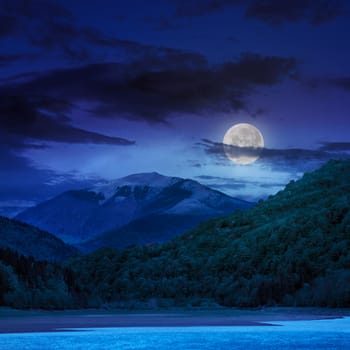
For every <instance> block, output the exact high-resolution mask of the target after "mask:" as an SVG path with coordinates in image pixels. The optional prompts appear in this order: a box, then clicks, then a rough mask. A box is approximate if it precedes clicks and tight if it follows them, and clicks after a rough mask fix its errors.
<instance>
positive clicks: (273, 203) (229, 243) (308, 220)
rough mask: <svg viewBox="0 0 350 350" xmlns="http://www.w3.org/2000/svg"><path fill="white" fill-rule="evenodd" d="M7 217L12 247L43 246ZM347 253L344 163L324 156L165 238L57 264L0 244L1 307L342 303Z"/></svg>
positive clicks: (348, 174) (349, 285)
mask: <svg viewBox="0 0 350 350" xmlns="http://www.w3.org/2000/svg"><path fill="white" fill-rule="evenodd" d="M6 220H8V219H6ZM6 220H5V221H0V227H3V228H4V233H2V236H1V237H0V238H1V242H2V241H3V240H5V241H6V239H12V238H11V237H10V238H8V237H7V236H13V228H14V229H16V230H18V231H17V233H15V235H16V236H18V237H20V238H19V239H18V241H14V242H12V243H11V244H12V246H11V248H12V249H18V248H20V249H22V250H23V249H27V247H25V243H26V242H28V243H30V244H31V245H32V246H33V247H34V248H33V249H34V250H39V249H41V248H39V247H40V246H41V245H42V242H43V239H42V237H41V236H42V233H40V234H39V235H36V234H35V233H33V232H32V231H31V230H32V229H33V228H32V227H30V226H28V225H25V224H21V223H18V222H14V221H13V220H8V221H6ZM13 224H14V225H15V226H13ZM154 224H155V225H156V222H155V223H154ZM21 230H22V231H23V230H26V231H27V233H28V234H25V233H23V235H22V231H21ZM36 230H37V229H36ZM47 235H48V234H47V233H45V234H44V236H43V237H44V238H45V237H49V238H50V239H52V236H47ZM55 240H57V238H55ZM58 242H61V241H58ZM59 244H62V242H61V243H59ZM35 247H36V248H35ZM60 249H61V248H60ZM63 249H64V248H63ZM349 252H350V161H330V162H329V163H327V164H326V165H324V166H323V167H322V168H320V169H318V170H317V171H314V172H312V173H306V174H304V176H303V177H302V178H301V179H300V180H298V181H291V182H290V183H289V184H288V185H287V186H286V187H285V189H284V190H282V191H280V192H278V193H276V194H275V195H273V196H270V197H269V198H268V199H267V200H266V201H263V200H261V201H259V202H258V203H257V204H256V205H255V206H254V207H252V208H251V209H249V210H246V211H235V212H234V213H231V214H228V215H225V216H221V217H218V218H214V219H211V220H209V221H207V222H204V223H201V224H200V225H198V226H197V227H196V228H194V229H192V230H188V231H187V232H185V233H183V234H182V235H178V236H177V237H175V238H173V239H171V240H169V241H167V242H165V243H161V244H152V245H133V246H129V247H127V248H126V249H122V250H120V249H113V248H101V249H98V250H96V251H94V252H93V253H90V254H85V255H83V254H80V255H77V256H76V257H73V258H71V259H69V260H68V261H65V262H64V263H63V264H61V265H58V264H51V263H41V262H40V263H37V262H35V261H33V259H31V258H23V257H22V256H18V254H17V253H11V252H10V251H9V250H3V249H1V248H0V278H1V283H0V305H7V306H13V307H17V308H33V307H36V308H55V309H57V308H85V307H94V308H96V307H101V306H103V307H112V308H113V307H124V308H125V307H133V308H135V307H136V308H137V307H143V308H144V307H157V306H159V307H172V306H186V307H187V306H196V307H197V306H203V307H207V306H215V307H216V306H218V305H223V306H230V307H232V306H240V307H242V306H243V307H257V306H263V305H284V306H323V307H324V306H328V307H349V306H350V253H349ZM47 254H54V253H52V251H51V252H50V251H49V250H48V252H47Z"/></svg>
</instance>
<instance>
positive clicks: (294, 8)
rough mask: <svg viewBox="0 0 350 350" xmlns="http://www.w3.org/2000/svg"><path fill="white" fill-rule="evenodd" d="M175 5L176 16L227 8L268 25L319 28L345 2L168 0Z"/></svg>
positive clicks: (343, 0) (330, 0) (316, 0)
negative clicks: (300, 24)
mask: <svg viewBox="0 0 350 350" xmlns="http://www.w3.org/2000/svg"><path fill="white" fill-rule="evenodd" d="M170 1H172V2H173V3H175V4H176V10H175V15H174V16H175V17H177V18H183V17H196V16H203V15H208V14H212V13H214V12H217V11H220V10H223V9H225V8H227V7H232V6H237V5H238V6H241V7H243V8H244V9H245V10H244V11H245V16H246V17H247V18H253V19H258V20H261V21H264V22H266V23H268V24H271V25H279V24H282V23H285V22H297V21H306V22H309V23H311V24H313V25H318V24H321V23H324V22H327V21H330V20H332V19H334V18H336V17H338V16H340V15H342V14H344V13H345V4H346V1H345V0H283V1H281V0H170Z"/></svg>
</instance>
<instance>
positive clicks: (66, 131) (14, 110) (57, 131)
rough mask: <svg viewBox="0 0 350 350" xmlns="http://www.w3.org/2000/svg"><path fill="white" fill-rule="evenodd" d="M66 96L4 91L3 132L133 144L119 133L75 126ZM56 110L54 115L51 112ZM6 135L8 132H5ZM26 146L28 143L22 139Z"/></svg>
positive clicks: (0, 109) (0, 108) (38, 137)
mask: <svg viewBox="0 0 350 350" xmlns="http://www.w3.org/2000/svg"><path fill="white" fill-rule="evenodd" d="M70 106H71V105H70V104H69V103H68V102H66V101H64V100H60V99H54V98H49V97H45V96H41V97H37V96H28V95H27V96H24V95H18V96H16V95H8V94H6V93H4V92H3V93H2V94H1V95H0V127H1V134H2V133H5V135H7V138H10V139H11V140H17V141H18V142H21V141H22V140H26V139H34V140H39V141H55V142H67V143H96V144H113V145H132V144H134V142H133V141H129V140H126V139H123V138H119V137H111V136H106V135H102V134H99V133H95V132H90V131H86V130H83V129H80V128H77V127H74V126H71V125H70V124H69V123H68V121H69V118H68V117H66V116H65V115H64V114H63V113H64V112H65V111H67V110H68V109H69V108H70ZM52 112H54V113H55V114H54V115H52V114H51V115H50V114H49V113H52ZM4 137H5V136H4ZM22 144H23V147H25V146H26V143H24V142H23V143H22Z"/></svg>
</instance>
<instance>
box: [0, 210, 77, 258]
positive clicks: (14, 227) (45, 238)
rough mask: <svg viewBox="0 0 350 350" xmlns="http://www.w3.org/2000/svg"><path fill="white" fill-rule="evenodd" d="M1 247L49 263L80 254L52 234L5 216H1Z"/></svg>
mask: <svg viewBox="0 0 350 350" xmlns="http://www.w3.org/2000/svg"><path fill="white" fill-rule="evenodd" d="M0 247H1V248H10V249H12V250H13V251H17V252H18V253H20V254H23V255H24V256H33V257H35V258H36V259H38V260H48V261H62V260H64V259H68V258H70V257H71V256H73V255H76V254H78V251H77V249H75V248H74V247H72V246H70V245H68V244H66V243H64V242H63V241H61V240H60V239H59V238H57V237H55V236H53V235H52V234H50V233H48V232H46V231H43V230H40V229H38V228H37V227H34V226H32V225H28V224H25V223H23V222H20V221H17V220H15V219H9V218H5V217H3V216H0Z"/></svg>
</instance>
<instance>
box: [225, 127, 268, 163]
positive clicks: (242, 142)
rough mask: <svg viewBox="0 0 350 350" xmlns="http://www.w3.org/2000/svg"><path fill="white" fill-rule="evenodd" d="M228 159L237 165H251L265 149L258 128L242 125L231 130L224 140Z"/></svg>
mask: <svg viewBox="0 0 350 350" xmlns="http://www.w3.org/2000/svg"><path fill="white" fill-rule="evenodd" d="M223 144H224V151H225V154H226V157H227V158H228V159H230V160H231V161H233V162H235V163H237V164H243V165H246V164H251V163H254V162H255V161H256V160H257V159H258V158H259V154H260V152H261V150H262V149H263V148H264V138H263V136H262V134H261V132H260V130H259V129H258V128H256V127H255V126H254V125H251V124H248V123H240V124H236V125H233V126H232V127H231V128H229V129H228V130H227V131H226V133H225V136H224V139H223Z"/></svg>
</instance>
